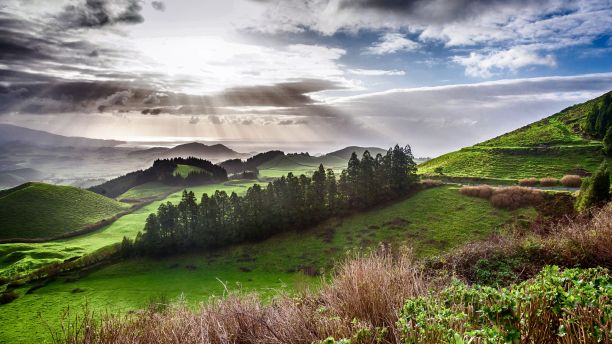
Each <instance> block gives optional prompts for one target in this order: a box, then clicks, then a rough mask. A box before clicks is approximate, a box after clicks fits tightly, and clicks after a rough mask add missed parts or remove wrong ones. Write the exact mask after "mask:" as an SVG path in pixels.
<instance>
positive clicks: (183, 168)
mask: <svg viewBox="0 0 612 344" xmlns="http://www.w3.org/2000/svg"><path fill="white" fill-rule="evenodd" d="M202 171H204V169H202V168H200V167H197V166H191V165H183V164H178V165H176V168H175V169H174V173H173V175H175V176H179V177H183V178H187V177H188V176H189V174H190V173H201V172H202Z"/></svg>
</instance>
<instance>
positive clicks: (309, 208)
mask: <svg viewBox="0 0 612 344" xmlns="http://www.w3.org/2000/svg"><path fill="white" fill-rule="evenodd" d="M416 181H417V176H416V164H415V163H414V160H413V156H412V152H411V150H410V147H409V146H406V147H405V148H401V147H399V146H397V145H396V146H395V147H394V148H393V149H389V151H388V152H387V153H386V154H385V155H384V156H383V155H381V154H378V155H377V156H376V157H372V156H371V155H370V153H369V152H367V151H366V152H365V153H364V154H363V156H362V158H361V159H359V158H358V157H357V155H356V154H355V153H353V155H352V156H351V158H350V160H349V162H348V166H347V168H346V169H345V170H343V171H342V172H341V173H340V175H339V176H338V177H337V176H336V174H335V172H334V171H333V170H331V169H328V170H326V169H325V168H324V167H323V165H320V166H319V168H318V170H316V171H315V172H314V173H313V174H312V176H311V177H308V176H305V175H300V176H295V175H293V174H292V173H289V174H288V175H287V176H286V177H281V178H278V179H276V180H274V181H273V182H271V183H269V184H268V185H267V187H265V188H263V187H261V186H259V185H257V184H256V185H253V186H252V187H250V188H249V189H248V190H247V192H246V194H245V195H244V196H239V195H237V194H236V193H232V194H230V195H228V194H227V193H226V192H224V191H216V192H215V193H214V194H213V195H207V194H204V195H203V196H202V198H201V200H200V202H199V203H198V202H197V201H196V196H195V195H194V194H193V192H187V191H185V192H183V197H182V200H181V201H180V203H179V204H177V205H174V204H172V203H169V202H168V203H165V204H162V205H160V207H159V209H158V211H157V214H151V215H149V217H148V218H147V222H146V225H145V228H144V232H143V233H141V234H139V235H138V236H137V238H136V240H135V242H134V243H131V242H129V240H126V241H125V242H124V245H127V246H129V247H130V248H135V249H136V250H137V252H142V253H144V254H150V255H161V254H170V253H173V252H181V251H184V250H186V249H191V248H209V247H220V246H224V245H227V244H230V243H236V242H241V241H245V240H261V239H264V238H266V237H268V236H270V235H272V234H275V233H279V232H283V231H288V230H295V229H303V228H306V227H308V226H311V225H313V224H316V223H318V222H320V221H322V220H324V219H326V218H329V217H331V216H335V215H341V214H345V213H347V212H349V211H353V210H358V209H363V208H367V207H371V206H373V205H375V204H378V203H379V202H383V201H388V200H393V199H397V198H399V197H402V196H405V195H406V194H407V193H408V192H409V191H410V190H411V187H412V186H413V185H414V184H415V183H416Z"/></svg>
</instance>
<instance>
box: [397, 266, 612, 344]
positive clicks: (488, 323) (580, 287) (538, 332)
mask: <svg viewBox="0 0 612 344" xmlns="http://www.w3.org/2000/svg"><path fill="white" fill-rule="evenodd" d="M611 285H612V276H610V275H608V274H607V271H605V270H603V269H588V270H582V269H567V270H565V271H563V272H560V270H559V268H557V267H547V268H546V269H544V270H543V272H542V273H540V274H539V275H538V276H537V277H536V278H535V280H534V281H528V282H523V283H521V284H519V285H517V286H515V287H513V288H511V289H496V288H491V287H482V286H478V285H476V286H472V287H469V286H466V285H465V284H463V283H459V282H457V283H454V284H453V285H452V286H451V287H449V288H447V289H446V290H444V291H443V292H442V293H440V294H431V295H429V296H427V297H420V298H415V299H411V300H408V301H407V302H406V303H405V305H404V307H403V308H402V310H401V315H400V320H399V321H398V324H397V325H398V327H399V328H400V331H401V334H402V338H401V339H402V342H404V343H472V342H476V343H483V342H484V343H519V342H521V343H556V342H564V343H596V342H609V340H612V338H610V326H612V304H611V303H610V302H609V299H608V295H607V294H608V293H610V291H611V288H612V287H611Z"/></svg>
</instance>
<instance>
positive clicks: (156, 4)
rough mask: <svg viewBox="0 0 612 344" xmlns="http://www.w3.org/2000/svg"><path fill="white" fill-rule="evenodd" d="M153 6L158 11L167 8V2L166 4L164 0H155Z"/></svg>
mask: <svg viewBox="0 0 612 344" xmlns="http://www.w3.org/2000/svg"><path fill="white" fill-rule="evenodd" d="M151 6H153V8H154V9H156V10H158V11H165V10H166V4H164V3H163V2H162V1H153V2H151Z"/></svg>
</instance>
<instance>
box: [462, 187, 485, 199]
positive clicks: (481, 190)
mask: <svg viewBox="0 0 612 344" xmlns="http://www.w3.org/2000/svg"><path fill="white" fill-rule="evenodd" d="M459 192H461V193H462V194H463V195H466V196H471V197H479V198H484V199H489V197H491V195H492V194H493V188H492V187H490V186H489V185H478V186H462V187H461V189H459Z"/></svg>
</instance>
